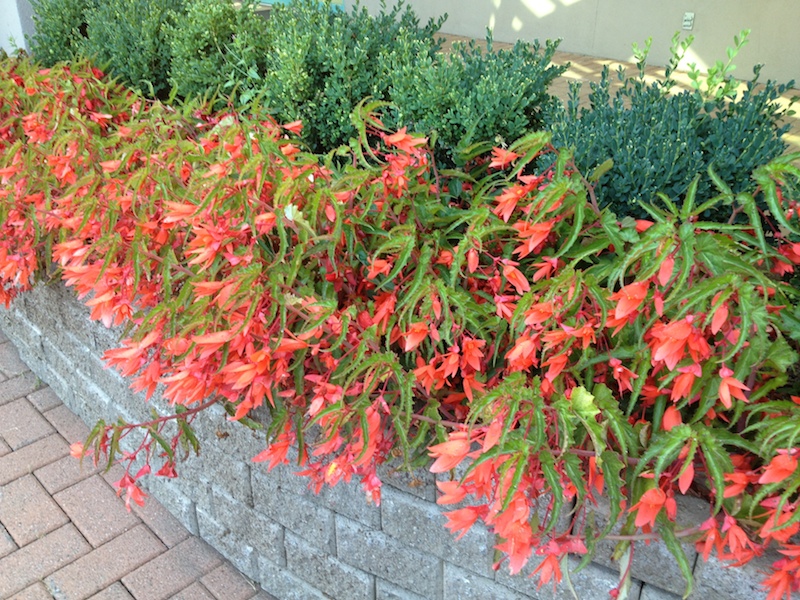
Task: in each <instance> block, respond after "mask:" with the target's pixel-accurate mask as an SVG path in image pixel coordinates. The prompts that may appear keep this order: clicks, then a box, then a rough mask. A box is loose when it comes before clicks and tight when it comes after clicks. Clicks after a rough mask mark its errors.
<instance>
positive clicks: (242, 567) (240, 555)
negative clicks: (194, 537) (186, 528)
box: [197, 508, 259, 579]
mask: <svg viewBox="0 0 800 600" xmlns="http://www.w3.org/2000/svg"><path fill="white" fill-rule="evenodd" d="M197 524H198V527H199V528H200V537H202V538H203V539H204V540H205V541H206V542H208V543H209V544H210V545H211V546H213V547H214V548H215V549H216V550H217V551H218V552H219V553H220V554H222V556H224V557H225V558H226V559H227V560H229V561H230V562H231V563H232V564H233V565H234V566H235V567H236V568H237V569H239V571H241V572H242V573H244V574H245V575H247V576H248V577H251V578H256V579H257V578H258V573H259V571H258V553H257V552H256V551H255V549H254V548H253V547H252V546H250V545H249V544H248V543H247V541H246V540H241V539H239V538H236V537H234V536H232V535H231V532H230V531H229V530H228V529H226V528H225V527H224V526H223V525H220V524H219V523H218V522H217V521H216V519H214V517H213V516H211V515H210V514H209V513H208V512H206V510H204V509H202V508H198V509H197Z"/></svg>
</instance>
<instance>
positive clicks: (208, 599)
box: [172, 582, 215, 600]
mask: <svg viewBox="0 0 800 600" xmlns="http://www.w3.org/2000/svg"><path fill="white" fill-rule="evenodd" d="M172 600H215V599H214V596H213V595H212V594H211V592H209V591H208V590H207V589H206V588H205V587H204V586H203V585H202V584H201V583H197V582H195V583H193V584H192V585H190V586H189V587H187V588H186V589H185V590H181V591H180V592H178V593H177V594H175V595H174V596H173V597H172Z"/></svg>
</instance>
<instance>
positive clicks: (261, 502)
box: [0, 283, 771, 600]
mask: <svg viewBox="0 0 800 600" xmlns="http://www.w3.org/2000/svg"><path fill="white" fill-rule="evenodd" d="M0 328H2V330H3V331H4V333H5V334H6V335H7V336H8V337H9V338H10V339H11V340H12V341H13V342H14V343H15V344H16V345H17V347H18V348H19V352H20V355H21V357H22V358H23V360H25V361H26V362H27V363H28V365H29V366H30V368H31V369H32V370H33V371H34V372H35V373H36V374H37V375H38V376H39V377H40V378H41V379H42V380H44V381H45V382H46V383H47V384H48V385H50V386H51V387H52V388H53V390H54V391H55V392H56V393H57V394H58V395H59V396H60V397H61V399H62V400H63V402H64V403H65V404H66V405H67V406H69V407H70V408H71V409H72V410H73V411H74V412H76V413H77V414H78V415H80V416H81V418H83V419H84V420H85V421H86V422H87V423H88V424H89V425H90V426H92V425H93V424H94V423H95V422H96V421H97V420H98V419H104V420H106V421H115V420H116V419H117V418H118V417H119V416H122V417H123V418H124V419H126V420H128V421H135V420H146V419H148V418H149V417H150V411H151V410H152V409H153V408H154V407H155V408H156V410H159V411H160V412H163V413H165V414H166V410H167V409H165V408H164V407H163V405H161V404H160V403H159V402H158V401H157V400H155V401H153V402H152V403H151V404H150V405H149V406H148V405H146V404H145V402H144V400H143V397H141V396H137V395H135V394H133V393H132V392H131V391H130V390H129V388H128V384H129V382H128V381H127V380H125V379H123V378H122V377H121V376H119V375H118V374H117V373H116V372H115V371H113V370H108V369H105V368H104V366H103V362H102V360H101V356H102V354H103V352H104V350H106V349H108V348H111V347H114V346H115V344H116V342H117V339H118V332H114V331H111V330H107V329H105V328H103V327H102V326H101V325H99V324H97V323H91V322H90V321H89V319H88V309H86V308H85V307H84V306H83V305H82V304H80V303H79V302H78V301H77V300H76V299H75V297H74V295H73V293H72V292H71V291H69V290H66V289H65V288H64V287H63V285H62V284H60V283H51V284H48V285H40V286H38V287H37V288H36V289H35V290H34V291H33V292H31V293H29V294H25V295H23V296H21V297H20V298H19V299H18V300H16V301H15V302H14V303H13V304H12V306H11V308H10V309H9V310H1V309H0ZM216 408H219V407H212V409H211V410H209V411H206V413H205V414H201V415H200V416H199V417H198V419H197V420H196V421H195V427H196V430H197V434H198V438H199V439H200V441H201V455H200V456H199V457H191V458H189V459H188V460H187V461H186V462H184V463H181V464H179V465H178V472H179V474H180V477H179V478H178V479H173V480H165V479H155V478H152V479H151V480H150V483H149V491H150V492H151V493H152V494H153V495H154V496H155V497H157V498H158V499H159V500H160V501H161V502H162V503H163V504H164V505H165V506H166V507H167V508H168V509H170V510H171V511H172V512H173V514H175V515H176V516H177V517H178V518H179V519H180V520H181V521H182V522H183V523H184V525H186V527H187V528H188V529H189V530H191V531H192V532H193V533H195V534H198V535H200V536H201V537H203V538H204V539H205V540H206V541H208V542H209V543H210V544H211V545H212V546H214V547H215V548H216V549H217V550H219V551H220V552H221V553H222V554H223V555H224V556H225V557H227V558H228V559H229V560H230V561H231V562H233V563H234V564H235V565H236V566H238V568H239V569H240V570H241V571H242V572H243V573H244V574H245V575H247V576H248V577H250V578H251V579H253V580H254V581H256V582H259V583H260V584H261V586H262V588H263V589H264V590H266V591H267V592H269V593H271V594H273V595H274V596H276V597H277V598H278V599H279V600H290V599H297V600H312V599H322V598H334V599H337V600H401V599H402V600H418V599H423V598H424V599H431V600H512V599H541V600H545V599H548V600H571V599H573V598H574V596H573V595H572V593H571V592H570V591H569V590H568V589H567V588H566V587H564V586H561V587H560V588H559V589H558V590H557V591H556V592H553V589H552V588H551V587H549V586H545V587H543V588H542V589H537V585H536V580H537V578H534V579H531V578H528V577H526V576H525V575H527V574H530V572H531V571H532V570H533V569H534V568H535V566H536V564H537V562H538V561H537V560H536V559H535V557H534V558H533V559H532V560H531V561H529V564H528V566H527V567H526V569H525V573H524V574H522V575H518V576H514V577H512V576H510V575H509V574H508V570H507V567H506V566H503V567H502V568H501V569H500V570H499V571H494V570H493V569H492V561H493V550H492V546H493V544H494V542H493V538H492V536H491V535H489V533H488V532H487V531H486V530H485V529H484V528H482V527H480V526H479V525H476V526H474V527H473V528H472V529H471V530H470V532H469V533H468V534H467V535H466V536H465V537H464V538H463V539H462V540H460V541H458V542H456V541H454V538H453V537H452V536H451V535H450V534H449V532H448V531H447V530H446V529H444V527H443V525H444V523H445V517H444V516H443V515H442V512H443V510H446V508H440V507H439V506H437V505H436V503H435V485H434V479H433V476H432V475H431V474H430V473H427V472H417V473H414V474H408V473H403V472H398V471H394V470H392V469H390V468H386V469H384V470H383V472H382V473H381V478H382V480H383V482H384V487H383V494H382V495H383V499H382V503H381V505H380V507H375V506H373V505H370V504H368V503H367V502H366V498H365V495H364V493H363V492H362V491H361V488H360V486H359V485H358V484H355V483H353V484H344V483H341V484H339V485H338V486H336V487H335V488H332V489H325V490H323V492H322V493H321V494H320V495H318V496H317V495H314V494H313V493H311V492H310V491H309V490H308V488H307V486H306V480H305V478H302V477H297V476H295V475H293V474H292V470H291V468H288V467H283V466H281V467H278V468H276V469H275V470H273V471H271V472H269V473H268V472H267V470H266V468H265V467H264V466H263V465H257V464H254V463H251V462H250V460H249V459H250V458H251V457H252V456H254V455H255V454H257V453H258V452H260V451H261V450H263V448H264V439H263V434H262V435H259V434H258V433H255V432H253V431H251V430H248V429H246V428H244V427H242V426H240V425H239V424H235V423H233V424H232V423H229V422H228V421H227V420H226V419H225V415H224V414H223V411H222V409H219V410H215V409H216ZM689 504H690V505H689V506H688V507H687V508H688V511H687V512H688V513H691V514H692V515H693V516H694V515H696V518H698V519H704V518H706V517H705V516H704V515H707V514H708V513H707V510H706V509H705V508H704V507H703V506H702V505H698V503H694V504H692V503H689ZM611 547H612V545H611V544H608V545H607V546H604V547H602V548H601V549H600V551H599V552H598V556H597V559H596V562H595V563H592V564H590V565H589V566H588V567H587V568H585V569H583V570H582V571H580V572H579V573H576V574H573V575H572V576H571V581H572V585H573V587H574V589H575V591H576V593H577V595H578V598H579V600H595V599H604V598H608V591H609V590H610V589H612V588H613V587H614V586H615V584H616V581H617V577H618V575H617V573H616V572H614V571H613V570H612V568H613V567H614V565H613V564H612V563H611V561H610V555H611ZM687 551H688V552H689V556H690V560H692V561H694V564H695V567H694V571H695V576H696V584H695V592H694V593H693V594H692V596H691V598H696V599H700V598H702V600H756V599H760V598H765V597H766V594H765V593H764V592H763V591H762V590H761V589H760V587H759V581H760V580H761V577H762V576H761V575H760V573H759V572H758V570H759V569H763V568H764V567H765V566H766V565H767V564H768V563H769V562H770V561H771V559H764V560H762V561H761V562H755V563H751V564H750V565H748V566H747V567H745V568H744V569H736V570H731V569H726V568H724V567H722V566H721V565H720V564H719V563H718V562H717V561H714V560H713V559H712V561H711V562H709V563H704V562H703V561H702V560H698V557H697V555H696V553H695V552H694V550H693V549H691V548H690V547H688V548H687ZM575 564H577V562H576V563H575ZM633 576H634V578H635V579H634V582H633V587H632V591H631V595H630V598H631V600H670V599H672V600H674V599H676V598H678V597H679V595H678V594H682V593H683V590H684V583H683V580H682V579H681V577H680V574H679V572H678V569H677V567H676V566H675V563H674V560H673V559H672V557H671V556H670V555H669V553H668V552H667V550H666V548H665V547H664V545H663V544H659V543H653V544H650V545H649V546H644V545H642V546H641V547H639V546H637V548H636V552H635V554H634V562H633Z"/></svg>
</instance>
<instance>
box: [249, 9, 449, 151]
mask: <svg viewBox="0 0 800 600" xmlns="http://www.w3.org/2000/svg"><path fill="white" fill-rule="evenodd" d="M443 22H444V17H443V18H441V19H440V20H438V21H433V20H431V21H429V22H428V23H427V24H426V25H425V26H424V27H420V24H419V19H418V18H417V16H416V15H415V14H414V12H413V11H412V10H411V9H410V8H409V7H407V6H404V5H403V3H402V2H401V3H399V4H397V5H396V6H395V7H394V8H393V9H392V10H390V11H388V12H387V10H386V8H385V6H384V7H382V10H381V12H380V14H379V15H377V16H376V17H371V16H370V15H369V13H368V12H367V10H366V9H365V8H361V7H359V6H358V5H356V6H355V7H354V8H353V9H352V11H350V12H344V11H341V10H335V9H332V7H331V3H330V2H329V1H328V2H315V1H313V0H297V1H295V2H293V3H291V4H289V5H286V6H283V5H275V6H274V7H273V9H272V14H271V16H270V18H269V21H268V22H267V26H268V30H269V39H270V41H271V43H272V51H271V52H270V55H269V64H268V66H267V74H266V75H265V79H264V85H263V88H262V102H263V104H264V106H265V107H266V108H267V109H268V110H270V112H272V113H273V114H274V115H275V116H276V117H277V118H278V119H279V120H281V121H293V120H295V119H302V121H303V127H304V129H303V134H304V138H305V139H306V141H307V143H308V144H309V146H310V147H311V148H312V149H314V150H317V151H326V150H328V149H330V148H333V147H336V146H338V145H340V144H344V143H347V142H348V140H349V139H350V137H352V136H353V135H355V133H356V131H355V129H354V127H353V125H352V123H351V119H350V115H351V113H352V112H353V109H354V108H355V106H356V105H357V104H358V103H359V102H361V100H363V99H364V98H365V97H367V96H371V97H373V98H375V99H378V100H387V99H388V93H389V88H390V85H391V82H392V81H393V80H394V77H395V74H394V73H392V72H390V71H387V70H386V66H387V65H388V64H398V63H399V64H404V63H405V62H407V61H408V60H409V58H408V55H407V54H406V53H407V52H408V50H409V49H410V48H413V50H414V52H420V53H422V54H424V55H425V56H428V57H432V56H433V55H434V54H435V52H436V51H437V50H438V49H439V47H440V44H439V42H438V40H436V39H435V38H434V36H435V34H436V32H437V31H438V30H439V28H440V27H441V25H442V23H443Z"/></svg>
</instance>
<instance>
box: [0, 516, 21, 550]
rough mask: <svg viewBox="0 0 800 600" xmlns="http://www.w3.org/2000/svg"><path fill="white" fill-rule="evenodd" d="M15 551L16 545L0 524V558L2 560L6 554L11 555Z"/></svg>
mask: <svg viewBox="0 0 800 600" xmlns="http://www.w3.org/2000/svg"><path fill="white" fill-rule="evenodd" d="M16 549H17V545H16V544H15V543H14V539H13V538H12V537H11V534H9V533H8V531H6V528H5V527H3V525H2V524H0V558H3V557H4V556H5V555H7V554H11V553H12V552H14V550H16Z"/></svg>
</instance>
